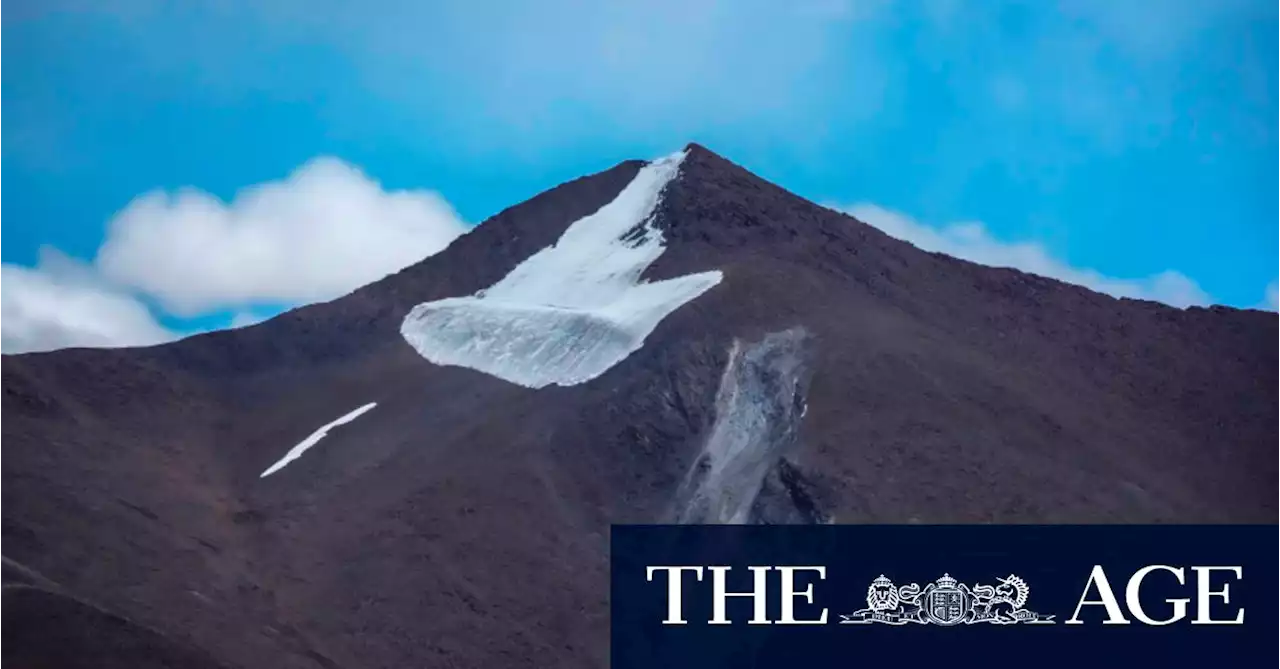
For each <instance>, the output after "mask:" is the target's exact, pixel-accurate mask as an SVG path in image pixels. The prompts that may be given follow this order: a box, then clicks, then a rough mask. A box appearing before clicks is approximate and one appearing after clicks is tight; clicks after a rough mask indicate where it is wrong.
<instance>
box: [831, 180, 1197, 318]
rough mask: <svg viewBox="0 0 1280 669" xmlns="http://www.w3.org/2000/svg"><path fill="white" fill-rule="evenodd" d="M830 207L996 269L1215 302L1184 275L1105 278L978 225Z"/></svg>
mask: <svg viewBox="0 0 1280 669" xmlns="http://www.w3.org/2000/svg"><path fill="white" fill-rule="evenodd" d="M832 208H833V209H837V210H840V211H843V212H845V213H847V214H850V215H851V216H853V217H854V218H857V219H858V220H860V221H863V222H864V223H868V224H870V225H873V226H875V227H877V228H879V229H880V230H882V231H884V232H885V233H886V234H888V235H889V236H891V237H896V238H897V239H901V240H903V241H905V242H909V243H911V244H912V245H914V246H916V247H918V248H920V249H923V250H925V251H934V252H938V253H945V254H947V255H949V256H954V257H956V258H961V259H964V260H968V261H970V262H975V263H979V264H982V265H989V266H992V267H1010V268H1013V269H1018V270H1022V271H1024V272H1028V273H1031V274H1038V275H1040V276H1047V277H1050V278H1054V279H1058V280H1060V281H1065V282H1067V283H1074V284H1076V285H1080V286H1084V287H1086V288H1089V289H1091V290H1095V291H1098V292H1100V293H1106V294H1108V295H1112V296H1115V297H1131V298H1135V299H1144V300H1155V301H1157V302H1164V303H1165V304H1169V305H1173V306H1175V307H1188V306H1191V305H1205V304H1209V303H1211V302H1212V300H1211V298H1210V297H1209V295H1207V294H1206V293H1205V292H1204V291H1203V290H1201V288H1200V286H1199V285H1197V284H1196V282H1195V281H1193V280H1191V279H1190V278H1188V277H1187V276H1185V275H1183V274H1181V273H1178V272H1175V271H1172V270H1165V271H1163V272H1160V273H1158V274H1154V275H1152V276H1149V277H1144V278H1138V279H1122V278H1116V277H1110V276H1106V275H1104V274H1102V273H1101V272H1098V271H1096V270H1093V269H1088V268H1082V267H1075V266H1073V265H1071V264H1070V263H1068V262H1066V261H1064V260H1061V259H1059V258H1055V257H1053V255H1052V254H1050V252H1049V250H1048V249H1046V248H1045V247H1044V246H1043V245H1042V244H1040V243H1038V242H1031V241H1023V242H1007V241H1003V240H1000V239H996V238H995V237H993V236H991V233H989V232H988V231H987V229H986V227H984V226H983V225H982V223H979V222H962V223H950V224H947V225H945V226H941V227H934V226H930V225H926V224H923V223H920V222H919V221H916V220H914V219H912V218H911V217H909V216H907V215H905V214H901V213H899V212H896V211H891V210H888V209H885V208H883V207H879V206H877V205H874V204H857V205H854V206H851V207H839V206H837V207H832Z"/></svg>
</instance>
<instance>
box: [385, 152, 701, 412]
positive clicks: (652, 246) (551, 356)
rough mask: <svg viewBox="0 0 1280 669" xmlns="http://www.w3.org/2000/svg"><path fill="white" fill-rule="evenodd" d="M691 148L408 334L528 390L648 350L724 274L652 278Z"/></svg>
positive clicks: (408, 326) (446, 358) (424, 314)
mask: <svg viewBox="0 0 1280 669" xmlns="http://www.w3.org/2000/svg"><path fill="white" fill-rule="evenodd" d="M684 157H685V152H683V151H682V152H679V153H676V154H672V155H670V156H667V157H665V158H662V159H659V160H655V161H653V162H651V163H649V164H647V165H645V166H644V167H643V168H641V169H640V171H639V172H638V173H637V174H636V176H635V178H634V179H633V180H632V181H631V183H630V184H628V185H627V187H626V188H624V189H623V190H622V192H620V193H619V194H618V196H617V197H616V198H614V200H613V201H612V202H610V203H608V204H606V205H605V206H603V207H601V208H600V209H599V210H598V211H596V212H595V213H594V214H591V215H589V216H586V217H584V218H582V219H579V220H577V221H575V222H573V223H572V224H571V225H569V227H568V229H566V230H565V231H564V234H562V235H561V236H560V238H559V239H558V240H557V241H556V242H555V243H554V244H552V245H551V246H549V247H547V248H545V249H542V250H540V251H538V252H537V253H535V254H533V255H532V256H529V257H528V258H526V259H525V260H524V261H523V262H521V263H520V264H519V265H517V266H516V267H515V268H514V269H513V270H511V272H510V273H508V274H507V275H506V276H505V277H503V278H502V279H501V280H500V281H498V282H497V283H495V284H494V285H492V286H490V287H489V288H485V289H483V290H480V291H479V292H477V293H476V294H474V295H470V296H466V297H451V298H446V299H442V300H435V301H432V302H424V303H422V304H419V305H417V306H415V307H414V308H413V309H412V310H410V312H409V314H408V315H407V316H405V318H404V321H403V322H402V323H401V326H400V333H401V335H402V336H403V337H404V339H405V341H407V342H408V343H409V345H410V346H412V347H413V348H414V350H416V351H417V352H418V354H419V355H421V356H422V357H424V358H426V359H427V360H429V361H431V362H432V363H435V364H437V365H452V366H459V367H468V368H470V369H474V370H477V371H480V372H484V373H486V374H490V375H492V376H496V377H498V378H500V379H504V380H506V381H509V382H511V383H515V384H518V385H521V386H525V387H528V388H542V387H545V386H548V385H551V384H556V385H561V386H571V385H576V384H579V383H583V382H586V381H589V380H591V379H593V378H595V377H597V376H599V375H601V374H603V373H604V372H605V371H607V370H608V369H609V368H611V367H613V366H614V365H616V364H618V363H619V362H621V361H622V360H624V359H625V358H626V357H627V356H628V355H630V354H631V353H633V352H635V351H636V350H638V349H639V348H640V347H641V346H642V345H643V344H644V340H645V337H647V336H648V335H649V333H651V332H652V331H653V329H654V328H656V327H657V326H658V323H659V322H661V321H662V319H663V318H666V317H667V316H668V315H669V314H671V313H672V312H673V311H675V310H676V309H678V308H680V307H681V306H682V305H684V304H685V303H687V302H689V301H690V300H693V299H694V298H696V297H698V296H699V295H701V294H702V293H704V292H706V291H707V290H710V289H711V288H712V287H714V286H715V285H717V284H718V283H720V280H721V273H720V272H719V271H708V272H701V273H698V274H690V275H686V276H680V277H675V278H672V279H666V280H663V281H654V282H648V281H642V280H641V279H640V276H641V274H642V273H643V272H644V270H645V269H646V268H647V267H649V266H650V265H651V264H653V262H654V261H656V260H657V259H658V258H659V257H660V256H661V255H662V253H663V251H664V250H665V245H664V240H663V235H662V231H661V230H660V229H658V228H657V227H655V226H654V212H655V210H656V209H657V206H658V204H659V202H660V201H661V197H662V191H663V189H664V188H665V187H666V185H667V184H668V183H670V182H671V181H672V180H673V179H674V178H675V177H676V176H677V175H678V174H679V170H680V164H681V161H683V160H684Z"/></svg>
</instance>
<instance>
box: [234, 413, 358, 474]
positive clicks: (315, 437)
mask: <svg viewBox="0 0 1280 669" xmlns="http://www.w3.org/2000/svg"><path fill="white" fill-rule="evenodd" d="M376 406H378V403H377V402H370V403H368V404H366V405H364V406H362V407H360V408H359V409H356V410H355V411H352V412H351V413H349V414H347V415H345V416H343V417H342V418H339V419H337V420H335V421H333V422H332V423H329V424H327V425H325V426H324V427H322V428H320V429H319V430H316V431H315V432H312V433H311V436H309V437H307V438H306V439H303V440H302V441H301V442H300V443H299V444H298V445H297V446H294V447H293V448H291V449H289V452H288V453H285V454H284V457H283V458H280V461H279V462H277V463H275V464H274V465H271V466H270V467H267V471H265V472H262V475H261V476H259V477H258V478H266V477H268V476H271V475H272V474H274V473H276V472H278V471H280V470H281V469H284V466H285V465H287V464H289V463H290V462H293V461H294V460H297V459H298V458H300V457H302V454H303V453H306V452H307V449H308V448H311V447H312V446H315V445H316V444H317V443H318V442H319V441H320V440H321V439H324V437H325V435H327V434H329V430H332V429H333V428H335V427H337V426H339V425H345V424H347V423H350V422H351V421H353V420H355V419H357V418H359V417H360V416H361V415H363V414H364V413H365V412H366V411H368V410H370V409H372V408H374V407H376Z"/></svg>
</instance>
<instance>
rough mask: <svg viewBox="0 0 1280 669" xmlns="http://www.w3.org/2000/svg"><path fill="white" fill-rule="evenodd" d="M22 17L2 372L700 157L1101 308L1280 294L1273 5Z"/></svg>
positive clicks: (12, 50) (192, 320) (399, 8)
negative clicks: (580, 185)
mask: <svg viewBox="0 0 1280 669" xmlns="http://www.w3.org/2000/svg"><path fill="white" fill-rule="evenodd" d="M175 5H180V6H179V7H175ZM602 5H607V6H602ZM4 10H5V11H4V16H3V37H2V41H0V44H2V46H3V61H2V62H3V64H4V69H3V100H4V105H3V126H2V128H3V136H2V142H0V149H2V154H3V163H2V167H3V192H4V194H5V196H6V197H5V198H4V209H3V223H4V224H5V225H4V227H3V245H2V247H0V248H2V251H3V261H4V264H5V276H4V279H3V284H2V285H3V286H4V287H5V294H4V303H3V305H4V307H5V314H4V319H3V320H4V322H5V340H6V343H5V349H6V351H8V350H24V349H31V348H50V347H56V346H60V345H69V344H82V343H88V344H94V345H118V344H121V343H145V342H148V341H152V340H158V339H163V338H166V337H168V336H172V335H173V334H174V333H182V332H188V331H194V330H198V329H202V328H209V327H220V326H224V325H226V324H227V323H229V322H230V321H231V319H235V320H236V322H237V323H240V322H247V321H250V320H252V319H254V318H258V317H261V316H264V315H269V314H270V313H273V312H274V311H276V310H278V309H280V308H282V307H284V306H288V305H291V304H297V303H300V302H305V301H310V300H314V299H326V298H329V297H333V296H336V295H338V294H341V293H342V292H344V291H345V290H349V289H351V288H354V287H355V285H358V282H363V281H364V280H367V279H370V278H376V277H377V276H378V275H380V274H381V273H386V272H390V271H394V270H395V269H397V268H398V267H397V266H394V265H398V264H404V263H406V262H410V261H411V260H412V259H411V258H407V257H405V256H403V249H409V250H411V251H413V252H414V253H417V254H418V255H425V254H427V253H430V252H434V251H435V250H438V249H439V248H440V247H441V246H442V245H443V244H444V243H446V242H447V240H448V238H450V236H451V235H454V234H457V230H459V229H460V228H459V226H463V225H466V224H473V223H475V222H478V221H480V220H482V219H483V218H485V217H487V216H489V215H491V214H493V213H496V212H497V211H499V210H500V209H502V208H504V207H507V206H509V205H511V204H514V203H516V202H519V201H521V200H523V199H525V198H527V197H529V196H531V195H533V194H535V193H537V192H539V191H541V190H544V189H546V188H548V187H550V186H553V185H555V184H557V183H559V182H562V181H565V180H568V179H571V178H574V177H577V176H580V175H582V174H584V173H587V172H591V171H596V170H600V169H603V168H606V167H608V166H610V165H612V164H614V163H616V162H617V161H619V160H623V159H627V158H637V157H639V158H650V157H656V156H659V155H662V154H665V153H669V152H671V151H673V150H675V149H678V148H679V147H680V146H682V145H683V144H684V143H685V142H687V141H691V140H692V141H699V142H701V143H703V144H706V145H708V146H709V147H711V148H712V149H713V150H716V151H717V152H719V153H721V154H723V155H725V156H727V157H729V158H730V159H732V160H734V161H736V162H739V163H741V164H743V165H745V166H746V167H748V168H749V169H751V170H753V171H755V172H756V173H758V174H760V175H761V176H764V177H766V178H768V179H770V180H772V181H775V182H777V183H779V184H781V185H783V186H785V187H787V188H789V189H790V190H793V191H795V192H797V193H799V194H801V195H803V196H806V197H808V198H810V199H813V200H815V201H818V202H821V203H824V204H828V205H831V206H835V207H839V208H843V209H847V210H850V211H854V212H855V213H858V214H859V215H860V217H863V218H866V219H868V220H869V222H872V223H873V224H876V225H878V226H880V227H882V228H885V229H886V230H887V231H889V232H890V233H891V234H898V235H899V236H902V237H904V238H907V239H908V240H909V241H913V242H914V243H917V245H920V246H924V247H929V248H932V249H936V250H943V251H946V252H951V253H954V254H957V255H962V256H966V257H970V258H971V259H975V260H978V261H981V262H989V263H990V264H1011V265H1014V266H1020V267H1023V268H1024V269H1028V270H1031V271H1040V272H1042V273H1046V274H1050V275H1056V276H1059V277H1060V278H1065V279H1067V280H1073V281H1076V282H1079V283H1084V284H1085V285H1090V286H1091V287H1094V288H1097V289H1100V290H1105V291H1106V292H1112V293H1113V294H1127V295H1132V296H1138V297H1152V298H1154V299H1161V300H1163V301H1166V302H1171V303H1174V304H1178V305H1179V306H1182V305H1183V304H1187V303H1199V302H1216V303H1224V304H1229V305H1233V306H1240V307H1261V306H1264V305H1266V304H1268V303H1269V302H1268V300H1271V301H1272V302H1270V303H1271V304H1273V301H1274V283H1275V281H1276V278H1277V276H1278V275H1280V268H1278V266H1277V263H1278V261H1277V257H1278V254H1277V248H1278V247H1280V239H1278V233H1277V229H1278V228H1277V218H1276V214H1277V209H1276V206H1277V184H1278V183H1280V174H1278V173H1277V79H1276V76H1277V74H1276V69H1277V65H1276V62H1277V61H1276V58H1275V54H1276V52H1277V8H1276V5H1275V3H1273V2H1269V1H1268V2H1261V1H1259V2H1252V1H1246V0H1221V1H1219V2H1213V3H1210V2H1199V1H1198V0H1161V1H1159V2H1157V1H1156V0H1149V1H1147V0H1143V1H1139V0H1129V1H1125V2H1114V1H1104V0H1078V1H1071V2H1068V1H1063V2H1050V1H1048V0H1045V1H1040V0H1036V1H1029V2H998V1H995V0H973V1H969V2H965V1H961V0H919V1H912V2H905V1H903V2H893V1H890V0H847V1H842V0H815V1H812V2H806V1H804V0H793V1H791V2H785V3H778V2H768V1H764V0H741V1H734V2H730V1H728V0H722V1H720V2H711V1H707V0H681V1H680V2H676V1H674V0H647V1H644V2H612V3H598V2H591V1H587V0H580V1H578V0H546V1H543V2H504V1H498V0H495V1H491V2H470V1H456V2H455V1H445V2H376V1H370V2H361V3H355V2H341V3H340V2H333V1H330V0H308V1H303V0H280V1H277V2H270V3H265V2H236V1H229V2H220V3H205V2H192V3H162V2H156V1H147V0H118V1H111V0H107V1H102V0H99V1H97V2H89V1H88V0H83V1H79V2H76V1H70V0H53V1H51V0H40V1H35V0H24V1H14V2H6V3H5V5H4ZM317 158H320V159H321V160H320V161H319V162H318V163H317V162H311V161H313V160H314V159H317ZM291 175H292V176H291ZM262 184H270V185H269V186H266V187H265V188H264V187H262V186H261V185H262ZM255 187H256V188H257V190H253V189H254V188H255ZM246 189H250V190H246ZM263 192H265V193H266V194H265V195H263V194H262V193H263ZM255 193H256V194H257V195H255ZM180 194H182V195H180ZM139 198H141V199H139ZM318 219H323V220H322V221H321V222H320V223H315V221H316V220H318ZM873 219H874V220H873ZM386 220H394V221H396V222H395V223H393V224H388V223H386V222H385V221H386ZM309 225H322V226H324V232H323V233H322V234H317V235H316V240H315V241H314V243H311V242H308V243H307V244H301V245H300V246H302V247H306V248H297V247H295V246H293V245H291V244H287V243H285V242H286V241H291V240H298V239H299V238H301V237H307V236H308V235H309V233H308V230H310V228H308V227H307V226H309ZM366 233H367V236H369V237H372V238H375V239H376V240H377V241H378V243H381V244H385V245H386V248H398V249H402V253H400V254H397V253H392V252H388V253H385V254H383V253H379V252H378V251H377V249H378V248H382V247H378V246H374V245H373V242H366V241H359V242H356V241H353V240H357V239H359V238H360V237H361V236H362V235H365V234H366ZM263 240H266V241H263ZM264 249H265V250H264ZM272 249H274V250H272ZM352 249H356V250H358V251H359V253H360V258H361V259H363V260H361V259H357V260H355V261H353V260H352V258H351V255H350V254H352V253H354V252H355V251H353V250H352ZM289 253H296V254H298V255H297V256H296V257H293V256H289V257H286V256H287V255H288V254H289ZM303 254H309V255H305V257H304V258H303V260H302V261H297V258H298V257H303ZM344 254H346V255H344ZM369 256H376V257H378V258H382V257H383V256H386V258H385V260H379V261H378V262H374V263H372V264H369V261H368V260H367V258H368V257H369ZM295 261H296V262H295ZM352 262H355V263H356V264H357V265H359V264H360V263H361V262H364V263H365V265H361V266H360V267H359V268H357V269H353V270H351V271H350V272H349V273H346V274H344V273H342V272H335V271H327V270H326V268H333V267H346V266H347V265H349V264H351V263H352ZM253 263H259V264H261V265H262V267H254V266H253ZM379 263H381V264H379ZM295 264H297V265H305V266H306V267H309V268H310V269H306V267H304V268H302V269H298V268H295V267H293V265H295ZM335 273H336V274H339V275H341V276H338V277H337V278H333V275H334V274H335ZM331 279H332V280H331ZM343 281H346V282H347V283H350V284H353V285H347V284H344V283H342V282H343ZM255 282H258V283H255ZM265 284H271V285H265ZM282 285H283V286H286V287H285V288H281V286H282ZM1269 291H1271V294H1272V296H1271V297H1270V298H1268V292H1269ZM74 305H84V306H83V309H81V310H80V311H78V312H76V313H75V314H71V315H68V311H69V310H71V309H73V307H74ZM15 323H16V324H17V325H14V324H15Z"/></svg>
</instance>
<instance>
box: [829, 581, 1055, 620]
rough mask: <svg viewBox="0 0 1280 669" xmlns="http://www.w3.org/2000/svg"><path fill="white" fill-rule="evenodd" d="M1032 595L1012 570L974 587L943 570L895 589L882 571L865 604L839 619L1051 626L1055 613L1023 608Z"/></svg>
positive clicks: (1029, 588) (873, 584) (868, 592)
mask: <svg viewBox="0 0 1280 669" xmlns="http://www.w3.org/2000/svg"><path fill="white" fill-rule="evenodd" d="M1030 594H1031V587H1030V586H1028V585H1027V582H1026V581H1024V580H1022V579H1021V578H1019V577H1017V576H1015V575H1013V574H1010V575H1009V576H1007V577H1005V578H1002V579H999V581H998V582H997V584H996V585H982V584H975V585H974V586H972V587H970V586H968V585H965V584H963V583H960V582H959V581H958V580H956V579H954V578H952V577H951V575H950V574H943V575H942V576H941V577H939V578H938V579H937V580H935V581H934V582H933V583H930V584H928V585H926V586H925V587H923V588H921V587H920V586H919V585H918V584H916V583H911V584H909V585H904V586H901V587H898V586H895V585H894V583H893V581H891V580H889V578H888V577H886V576H884V575H883V574H881V575H880V577H879V578H877V579H876V580H874V581H872V582H871V586H870V587H868V588H867V608H865V609H860V610H858V611H854V612H853V613H849V614H845V615H842V616H840V618H841V624H842V625H868V624H871V623H883V624H886V625H906V624H910V623H915V624H924V625H943V626H951V625H972V624H975V623H991V624H994V625H1012V624H1016V623H1028V624H1041V625H1045V624H1048V625H1051V624H1053V622H1054V621H1053V616H1045V615H1041V614H1039V613H1035V612H1034V611H1030V610H1027V609H1026V608H1025V604H1026V603H1027V597H1028V596H1029V595H1030Z"/></svg>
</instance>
